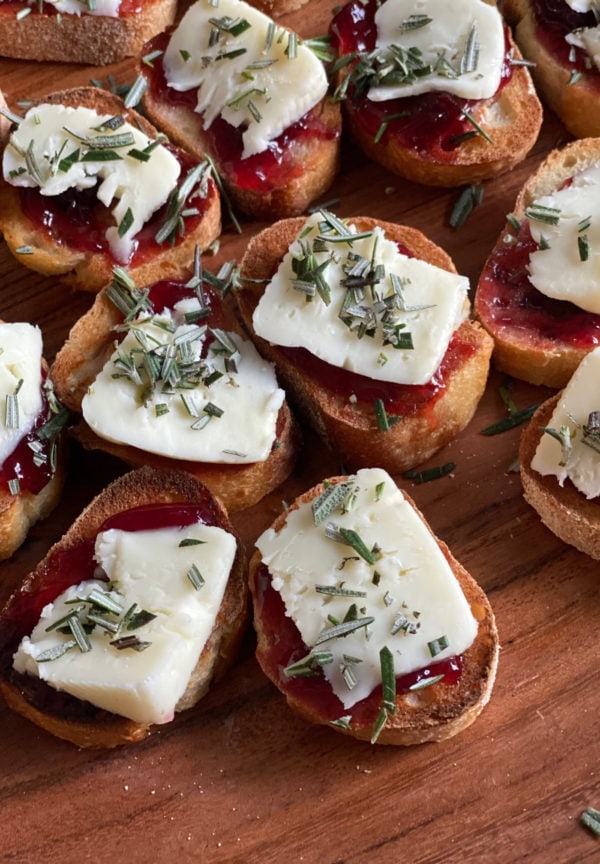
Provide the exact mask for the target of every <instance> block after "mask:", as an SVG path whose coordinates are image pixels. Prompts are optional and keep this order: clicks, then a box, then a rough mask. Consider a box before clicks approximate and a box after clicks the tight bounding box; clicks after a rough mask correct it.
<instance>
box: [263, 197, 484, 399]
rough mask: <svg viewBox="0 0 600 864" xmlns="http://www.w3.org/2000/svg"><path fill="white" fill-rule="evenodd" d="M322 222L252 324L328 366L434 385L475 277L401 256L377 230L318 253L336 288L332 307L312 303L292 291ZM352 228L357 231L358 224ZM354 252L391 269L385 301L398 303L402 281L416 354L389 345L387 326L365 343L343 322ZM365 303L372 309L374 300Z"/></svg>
mask: <svg viewBox="0 0 600 864" xmlns="http://www.w3.org/2000/svg"><path fill="white" fill-rule="evenodd" d="M322 218H323V217H322V215H321V214H319V213H315V214H314V215H313V216H311V217H309V219H308V220H307V222H306V223H305V226H304V228H303V229H302V230H301V231H300V232H299V234H298V237H297V238H296V240H295V241H294V243H292V245H291V246H290V250H289V252H288V253H287V254H286V255H285V256H284V258H283V260H282V262H281V264H280V265H279V268H278V270H277V273H276V274H275V276H274V277H273V279H272V280H271V281H270V282H269V284H268V285H267V287H266V289H265V291H264V292H263V294H262V295H261V298H260V302H259V303H258V306H257V308H256V310H255V312H254V315H253V319H252V320H253V327H254V330H255V332H256V333H257V335H258V336H260V337H262V338H263V339H267V340H268V341H269V342H272V343H273V344H276V345H282V346H287V347H300V348H305V349H306V350H308V351H310V352H311V353H312V354H314V355H315V356H316V357H319V358H320V359H321V360H324V361H325V362H326V363H330V364H331V365H333V366H337V367H340V368H343V369H348V370H349V371H351V372H356V373H358V374H360V375H366V376H368V377H369V378H372V379H375V380H378V381H391V382H394V383H397V384H425V383H427V382H428V381H430V380H431V378H432V376H433V375H434V373H435V372H436V370H437V369H438V367H439V365H440V363H441V362H442V359H443V357H444V354H445V353H446V350H447V348H448V344H449V342H450V339H451V338H452V334H453V333H454V332H455V330H456V329H457V328H458V327H459V326H460V324H461V323H462V322H463V321H464V319H465V317H466V315H467V313H468V309H469V303H468V294H467V292H468V289H469V281H468V279H467V278H466V277H463V276H458V275H457V274H456V273H450V272H448V271H447V270H442V269H441V268H439V267H435V266H434V265H432V264H429V263H428V262H426V261H422V260H420V259H418V258H410V257H408V256H407V255H404V254H401V253H400V252H399V251H398V247H397V245H396V244H395V243H394V242H392V241H391V240H388V239H386V237H385V235H384V233H383V231H382V230H381V229H380V228H379V227H377V228H375V229H374V231H372V232H369V236H368V237H365V238H362V239H356V240H352V242H349V243H339V242H332V243H326V246H325V249H324V250H323V251H315V252H314V259H315V261H316V266H319V265H320V264H321V263H323V262H327V266H326V268H325V270H324V271H323V276H324V279H325V281H326V282H327V283H328V284H329V286H330V287H331V302H330V303H329V304H328V303H326V302H324V301H323V300H322V299H321V298H320V297H319V296H318V295H317V296H315V297H314V298H313V299H312V300H311V301H310V302H308V301H307V299H306V294H304V293H303V292H302V291H300V290H296V289H294V287H293V285H292V282H293V280H294V279H295V273H294V266H295V265H294V260H295V259H302V258H304V257H305V254H306V249H307V247H310V246H311V244H313V243H314V240H315V239H316V238H317V237H318V236H319V231H320V228H319V226H320V224H321V223H322ZM346 228H347V229H348V231H349V232H351V233H352V234H355V233H356V228H355V227H354V226H353V225H351V224H350V225H347V226H346ZM349 253H351V254H354V253H355V254H357V255H359V256H362V258H363V259H365V260H367V261H370V260H371V259H372V258H373V256H375V258H374V260H375V262H376V263H381V264H382V265H383V266H384V268H385V273H386V275H385V278H384V279H382V280H381V282H380V283H379V284H378V285H377V291H378V293H379V294H380V295H381V296H382V297H383V298H392V296H393V295H394V293H395V292H394V286H393V282H392V277H391V275H390V274H394V275H395V276H397V277H398V280H399V281H400V283H401V285H402V291H401V293H402V297H403V301H402V303H400V306H402V305H403V306H404V310H402V309H397V310H396V314H397V320H398V322H399V324H400V325H402V328H403V329H401V330H400V331H399V333H400V335H402V334H408V333H410V334H411V337H412V343H413V346H414V347H413V348H412V349H411V348H403V347H394V346H393V345H392V344H384V333H383V328H382V327H381V326H378V328H377V330H376V332H375V335H374V336H373V337H371V336H369V335H364V336H362V338H359V336H358V334H357V332H356V331H355V330H351V329H350V328H349V327H348V326H346V324H345V323H344V322H343V321H342V320H341V319H340V311H341V309H342V304H343V302H344V298H345V297H346V289H345V287H344V286H343V285H342V284H341V283H342V280H343V279H344V278H345V275H346V274H345V273H344V267H346V266H348V263H349V262H348V255H349ZM364 305H366V306H369V305H371V306H372V304H370V303H369V300H368V297H367V299H366V300H365V302H364Z"/></svg>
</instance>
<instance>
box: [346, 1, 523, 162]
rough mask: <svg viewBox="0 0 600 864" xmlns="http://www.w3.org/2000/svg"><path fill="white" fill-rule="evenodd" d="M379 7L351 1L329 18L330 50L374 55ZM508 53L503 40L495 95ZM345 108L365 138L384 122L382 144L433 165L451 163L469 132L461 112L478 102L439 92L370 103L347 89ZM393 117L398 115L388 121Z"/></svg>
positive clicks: (472, 110)
mask: <svg viewBox="0 0 600 864" xmlns="http://www.w3.org/2000/svg"><path fill="white" fill-rule="evenodd" d="M378 5H379V4H378V3H377V2H375V0H368V2H366V3H363V2H362V0H351V2H350V3H348V4H347V5H346V6H344V7H343V8H342V9H341V11H340V12H338V14H337V15H336V16H335V17H334V18H333V21H332V23H331V26H330V30H329V34H330V37H331V45H332V48H333V50H334V51H335V52H336V53H337V54H338V56H340V57H341V56H344V55H347V54H353V53H355V52H365V51H373V50H374V48H375V42H376V38H377V27H376V25H375V13H376V11H377V8H378ZM505 32H506V31H505ZM509 50H510V46H509V43H508V35H507V36H506V56H505V61H504V65H503V67H502V77H501V83H500V87H499V88H498V90H497V91H496V96H497V95H498V93H499V92H500V89H501V88H502V87H504V86H505V85H506V83H507V82H508V80H509V79H510V76H511V66H510V63H509V57H508V52H509ZM486 101H487V100H486ZM349 103H350V106H351V108H352V111H353V114H354V122H357V123H360V125H361V126H362V128H363V129H364V131H365V132H366V133H367V134H368V135H369V136H371V137H372V138H375V137H376V135H377V133H378V132H379V130H380V129H381V126H382V123H384V122H385V123H386V131H385V133H384V140H385V136H392V137H393V138H394V139H395V140H396V141H397V142H398V144H399V145H400V146H402V147H404V148H408V149H411V150H416V151H418V152H423V153H426V154H428V155H429V156H430V157H431V158H432V159H433V160H434V161H436V162H452V161H453V155H454V153H455V152H456V150H457V148H458V147H459V146H460V144H461V142H462V141H463V140H464V136H465V135H469V134H470V133H472V132H473V131H474V127H473V125H472V124H471V123H470V122H469V121H468V120H467V119H465V117H464V112H465V111H467V112H468V113H469V114H471V115H473V114H474V113H477V109H478V106H479V105H480V101H479V100H472V99H461V98H460V97H457V96H454V95H452V94H450V93H443V92H439V93H437V92H431V93H424V94H422V95H421V96H408V97H406V98H404V99H390V100H388V101H386V102H371V101H370V100H369V99H367V98H366V97H364V96H361V97H357V98H354V97H353V96H352V92H351V90H350V95H349ZM397 114H401V115H402V116H400V117H398V118H397V119H394V120H391V121H388V120H387V118H388V117H392V116H395V115H397Z"/></svg>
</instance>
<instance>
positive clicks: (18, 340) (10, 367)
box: [0, 323, 42, 466]
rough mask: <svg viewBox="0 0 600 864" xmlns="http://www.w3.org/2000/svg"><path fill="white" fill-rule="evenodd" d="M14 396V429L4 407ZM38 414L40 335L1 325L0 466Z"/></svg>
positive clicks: (33, 330)
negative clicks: (16, 413)
mask: <svg viewBox="0 0 600 864" xmlns="http://www.w3.org/2000/svg"><path fill="white" fill-rule="evenodd" d="M20 382H21V383H20ZM15 394H17V396H16V403H17V406H18V407H17V412H18V420H16V425H13V424H12V423H11V420H10V418H9V417H7V413H6V411H7V409H6V405H7V399H8V400H11V399H12V397H13V396H14V395H15ZM41 410H42V334H41V331H40V329H39V327H34V326H33V325H31V324H26V323H15V324H8V323H0V412H1V415H0V416H1V418H2V419H1V422H0V466H1V465H3V464H4V461H5V460H6V459H7V458H8V456H10V454H11V453H12V452H13V451H14V449H15V447H16V446H17V444H18V443H19V441H21V439H22V438H24V437H25V435H27V434H28V433H29V432H30V431H31V429H32V428H33V425H34V423H35V421H36V418H37V417H38V416H39V414H40V412H41Z"/></svg>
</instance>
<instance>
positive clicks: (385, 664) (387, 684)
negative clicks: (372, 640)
mask: <svg viewBox="0 0 600 864" xmlns="http://www.w3.org/2000/svg"><path fill="white" fill-rule="evenodd" d="M379 662H380V664H381V690H382V693H381V708H380V710H379V713H378V715H377V718H376V720H375V723H374V725H373V730H372V732H371V744H375V742H376V741H377V739H378V738H379V736H380V734H381V732H382V730H383V727H384V726H385V724H386V722H387V719H388V717H389V716H390V715H393V714H395V713H396V676H395V672H394V655H393V654H392V652H391V651H390V649H389V648H388V647H387V645H384V646H383V648H382V649H381V651H380V652H379Z"/></svg>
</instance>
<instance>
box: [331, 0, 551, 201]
mask: <svg viewBox="0 0 600 864" xmlns="http://www.w3.org/2000/svg"><path fill="white" fill-rule="evenodd" d="M483 2H490V3H491V5H494V3H493V0H483ZM374 5H375V4H374V3H372V4H371V5H370V6H369V5H367V7H366V8H367V9H369V8H374ZM357 6H358V9H359V10H360V9H362V8H363V6H364V4H360V3H358V4H357ZM341 14H342V15H343V14H344V12H343V10H342V13H341ZM359 14H361V15H362V14H363V13H362V12H360V13H359ZM367 14H371V13H369V12H368V13H367ZM339 27H340V24H339V18H336V19H334V23H333V26H332V28H331V30H330V33H331V34H332V35H333V36H334V40H337V34H336V29H337V28H339ZM507 40H508V42H509V52H510V55H511V57H512V58H513V60H514V61H518V60H520V59H521V56H520V54H519V51H518V48H517V47H516V45H515V44H514V43H513V41H512V39H511V37H510V34H509V33H508V31H507ZM334 44H335V41H334ZM342 44H343V43H342ZM337 50H338V52H343V49H340V47H338V48H337ZM349 53H351V52H349ZM342 56H343V53H342ZM352 68H353V66H352V64H350V65H348V66H346V67H344V68H343V69H342V70H341V72H340V73H339V82H340V83H341V81H343V79H344V77H345V76H346V75H349V74H350V73H351V70H352ZM351 87H352V85H350V88H351ZM429 95H430V94H425V96H426V97H428V96H429ZM420 98H421V97H418V96H415V97H411V98H410V100H404V99H394V100H391V101H390V102H389V103H388V106H389V107H388V108H387V112H386V103H381V102H380V103H376V104H377V106H378V107H377V113H376V114H374V112H373V110H372V106H373V103H369V100H368V99H367V98H366V96H364V97H363V96H361V97H354V96H353V95H352V92H351V89H349V91H348V94H347V97H346V98H344V101H343V106H344V114H345V121H346V122H347V126H348V129H349V130H350V132H351V133H352V135H353V137H354V138H355V139H356V141H357V142H358V144H359V145H360V147H361V148H362V149H363V150H364V152H365V153H366V154H367V156H369V158H371V159H373V161H374V162H378V163H379V164H380V165H383V166H384V168H387V169H388V170H389V171H392V172H393V173H394V174H398V175H400V176H401V177H405V178H406V179H407V180H413V181H415V182H417V183H423V184H425V185H427V186H447V187H451V186H460V185H463V184H469V183H478V182H480V181H481V180H486V179H489V178H490V177H494V176H496V175H498V174H501V173H503V172H505V171H509V170H510V169H511V168H513V167H514V166H515V165H516V164H518V163H519V162H521V161H522V160H523V159H524V158H525V156H526V155H527V153H528V152H529V150H530V149H531V148H532V147H533V145H534V143H535V141H536V139H537V137H538V134H539V131H540V127H541V124H542V108H541V105H540V102H539V100H538V98H537V95H536V93H535V90H534V87H533V84H532V81H531V77H530V75H529V71H528V69H527V68H526V67H525V66H518V65H513V66H512V68H511V75H510V79H509V81H508V82H507V83H506V84H504V85H502V86H501V88H500V89H499V91H498V92H497V93H496V95H495V96H494V97H492V98H490V99H482V100H476V101H473V102H470V103H468V102H467V100H457V104H458V103H460V105H461V106H462V105H467V104H468V105H469V111H470V114H471V116H472V119H473V121H474V124H476V126H475V125H474V124H470V123H469V124H467V125H466V126H465V129H464V134H465V135H466V136H469V135H472V133H473V132H475V131H477V132H478V134H474V135H472V137H467V138H466V140H463V141H462V143H459V144H458V145H454V146H452V144H451V142H450V141H448V142H447V143H446V144H444V143H441V141H442V140H443V139H442V136H443V135H446V137H447V136H448V134H449V133H446V131H445V130H441V132H440V134H439V136H438V137H440V141H438V140H437V139H436V138H435V137H434V135H433V133H431V134H429V133H428V131H427V130H428V129H430V128H433V119H434V118H433V116H432V118H431V122H430V123H426V122H425V121H424V120H423V121H420V125H419V126H418V127H417V129H416V131H415V132H414V134H415V135H416V136H417V137H416V138H415V141H414V144H407V143H405V142H404V141H403V140H402V138H401V137H400V136H401V134H402V131H401V130H402V129H403V128H404V125H405V124H407V123H410V116H409V118H408V120H406V119H405V118H404V117H403V116H402V115H403V114H404V112H406V111H408V112H409V115H410V113H411V112H412V111H414V107H415V106H416V105H418V104H419V102H418V100H419V99H420ZM424 98H425V97H423V99H424ZM450 98H452V97H450ZM423 99H422V101H421V105H422V104H424V103H423ZM446 110H447V106H446V105H442V106H441V107H440V105H438V104H436V106H435V107H432V114H433V113H434V112H435V113H436V114H437V113H440V112H443V111H446ZM365 112H367V113H365ZM388 117H389V118H390V119H389V120H388V119H387V118H388ZM460 117H461V115H460V114H458V115H457V119H460ZM477 127H478V129H477ZM395 130H398V131H397V134H396V133H395ZM408 130H409V135H412V134H413V132H411V131H410V126H409V127H408ZM479 130H480V131H479ZM462 134H463V133H462V132H461V135H462Z"/></svg>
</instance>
